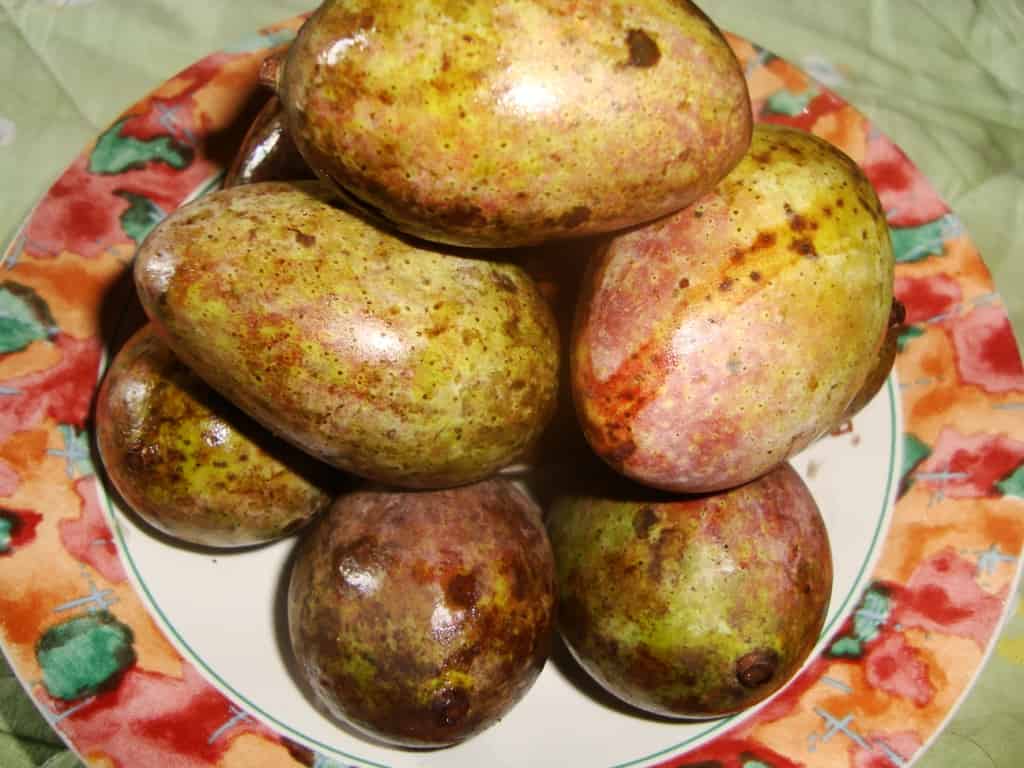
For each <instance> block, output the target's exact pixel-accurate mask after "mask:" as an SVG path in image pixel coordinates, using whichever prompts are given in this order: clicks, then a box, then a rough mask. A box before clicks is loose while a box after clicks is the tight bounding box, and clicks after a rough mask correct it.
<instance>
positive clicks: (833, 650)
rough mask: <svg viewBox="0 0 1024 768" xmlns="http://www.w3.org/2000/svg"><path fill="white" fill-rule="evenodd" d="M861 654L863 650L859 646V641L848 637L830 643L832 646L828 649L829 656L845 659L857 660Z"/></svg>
mask: <svg viewBox="0 0 1024 768" xmlns="http://www.w3.org/2000/svg"><path fill="white" fill-rule="evenodd" d="M863 652H864V648H863V646H861V644H860V641H859V640H857V638H855V637H850V636H849V635H843V636H842V637H840V638H839V639H838V640H836V641H835V642H834V643H832V646H831V647H830V648H829V649H828V654H829V656H836V657H840V658H847V659H859V658H860V655H861V654H862V653H863Z"/></svg>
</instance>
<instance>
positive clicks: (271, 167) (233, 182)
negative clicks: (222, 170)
mask: <svg viewBox="0 0 1024 768" xmlns="http://www.w3.org/2000/svg"><path fill="white" fill-rule="evenodd" d="M310 178H314V174H313V171H312V170H311V169H310V168H309V166H308V165H306V161H305V160H303V159H302V155H301V154H299V150H298V148H297V147H296V146H295V142H294V141H292V138H291V136H289V135H288V131H287V129H286V128H285V124H284V114H283V111H282V108H281V102H280V100H279V99H278V98H277V96H271V97H270V98H269V99H268V100H267V102H266V103H265V104H264V105H263V107H262V108H261V109H260V111H259V113H258V114H257V115H256V118H255V119H254V120H253V121H252V124H251V125H250V126H249V130H248V131H246V133H245V138H243V139H242V146H240V147H239V148H238V152H237V153H236V154H235V158H234V160H233V161H232V163H231V167H230V168H228V171H227V174H225V176H224V184H223V186H224V187H235V186H238V185H239V184H253V183H255V182H258V181H297V180H299V179H310Z"/></svg>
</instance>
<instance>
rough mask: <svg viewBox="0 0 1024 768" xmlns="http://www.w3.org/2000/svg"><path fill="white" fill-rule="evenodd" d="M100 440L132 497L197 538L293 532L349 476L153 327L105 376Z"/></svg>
mask: <svg viewBox="0 0 1024 768" xmlns="http://www.w3.org/2000/svg"><path fill="white" fill-rule="evenodd" d="M96 441H97V445H98V447H99V452H100V457H101V458H102V461H103V467H104V469H105V470H106V474H107V477H108V478H109V479H110V481H111V483H112V484H113V486H114V488H115V489H116V490H117V491H118V493H120V495H121V497H122V498H123V499H124V500H125V502H126V503H127V504H128V505H129V506H130V507H131V508H132V509H133V510H134V511H135V512H136V513H137V514H138V515H139V517H140V518H142V519H143V520H144V521H145V522H147V523H149V524H150V525H152V526H153V527H154V528H156V529H158V530H159V531H161V532H163V533H165V534H167V535H169V536H171V537H173V538H175V539H177V540H179V541H183V542H187V543H190V544H198V545H204V546H213V547H243V546H250V545H254V544H261V543H264V542H268V541H273V540H275V539H279V538H282V537H284V536H287V535H290V534H293V533H295V532H296V531H298V530H299V529H300V528H302V527H303V526H305V525H306V523H308V522H309V520H311V519H312V518H313V517H314V516H315V515H317V514H318V513H320V512H322V511H323V510H325V509H326V508H327V506H328V505H329V504H330V503H331V501H333V499H334V496H335V494H336V492H337V491H338V490H339V489H340V487H341V484H342V480H343V476H342V474H341V473H339V472H337V471H336V470H333V469H332V468H330V467H328V466H326V465H323V464H320V463H319V462H316V461H314V460H313V459H312V458H310V457H309V456H307V455H306V454H304V453H302V452H301V451H298V450H296V449H295V448H293V447H292V446H291V445H289V444H287V443H285V442H283V441H281V440H279V439H277V438H275V437H274V436H273V435H271V434H270V433H269V432H267V431H266V430H264V429H263V428H262V427H260V426H259V425H258V424H256V423H255V422H253V421H252V420H251V419H250V418H249V417H247V416H246V415H245V414H243V413H242V412H240V411H239V410H238V409H236V408H235V407H234V406H232V405H231V404H230V403H228V402H227V401H226V400H224V399H223V398H222V397H220V395H218V394H217V393H216V392H214V391H213V390H211V389H210V388H209V387H208V386H207V385H206V384H205V383H204V382H203V381H202V379H200V378H199V377H198V376H196V375H195V374H194V373H192V371H190V370H189V369H188V368H187V367H186V366H185V365H183V364H182V363H181V362H180V361H179V360H178V359H177V358H176V357H175V356H174V355H173V354H172V353H171V351H170V349H168V347H167V345H166V344H164V343H163V341H161V340H160V337H159V336H157V334H156V332H155V330H154V328H153V326H151V325H147V326H144V327H143V328H141V329H140V330H139V331H137V332H136V333H135V334H134V335H133V336H132V338H130V339H129V340H128V342H127V343H126V344H125V345H124V346H123V347H122V348H121V350H120V351H119V352H118V353H117V355H116V356H115V358H114V360H113V362H112V363H111V365H110V368H109V369H108V370H107V372H106V374H105V376H104V379H103V384H102V385H101V387H100V390H99V394H98V395H97V400H96Z"/></svg>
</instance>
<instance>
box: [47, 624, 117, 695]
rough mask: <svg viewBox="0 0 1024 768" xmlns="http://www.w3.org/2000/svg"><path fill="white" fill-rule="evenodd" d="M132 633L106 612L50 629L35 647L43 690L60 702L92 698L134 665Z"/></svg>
mask: <svg viewBox="0 0 1024 768" xmlns="http://www.w3.org/2000/svg"><path fill="white" fill-rule="evenodd" d="M133 641H134V636H133V635H132V630H131V628H130V627H128V626H127V625H125V624H122V623H121V622H120V621H118V620H117V619H116V618H114V616H113V615H111V614H110V613H109V612H107V611H98V612H96V613H93V614H89V615H86V616H79V617H77V618H74V619H70V620H69V621H66V622H64V623H62V624H58V625H56V626H54V627H51V628H50V629H48V630H47V631H46V633H45V634H44V635H43V636H42V637H41V638H39V641H38V642H37V643H36V660H37V661H38V662H39V666H40V667H41V668H42V670H43V686H44V687H45V688H46V690H47V691H48V692H49V694H50V695H51V696H53V697H55V698H58V699H64V700H65V701H70V700H73V699H80V698H83V697H85V696H91V695H93V694H95V693H97V692H98V691H99V690H100V689H101V688H103V686H104V685H106V684H107V683H109V682H110V681H111V680H113V679H114V678H116V677H117V676H118V675H119V674H121V673H122V672H124V670H126V669H127V668H128V667H130V666H131V665H132V664H133V663H135V649H134V648H133V647H132V643H133Z"/></svg>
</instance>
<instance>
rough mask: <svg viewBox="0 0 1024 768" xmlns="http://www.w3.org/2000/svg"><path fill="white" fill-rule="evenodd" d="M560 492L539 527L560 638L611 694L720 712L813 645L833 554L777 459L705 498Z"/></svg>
mask: <svg viewBox="0 0 1024 768" xmlns="http://www.w3.org/2000/svg"><path fill="white" fill-rule="evenodd" d="M644 490H645V489H643V488H637V487H635V486H634V487H633V488H632V492H630V491H629V490H628V489H624V488H622V487H620V488H619V489H617V490H616V492H614V493H604V492H601V493H598V494H594V495H579V496H566V497H563V498H561V499H559V500H558V501H556V502H555V503H554V505H553V507H552V510H551V513H550V515H549V518H548V530H549V533H550V536H551V543H552V547H553V548H554V552H555V562H556V566H557V578H558V599H559V629H560V630H561V633H562V636H563V637H564V638H565V641H566V644H567V645H568V646H569V648H570V650H571V651H572V653H573V655H574V656H575V657H576V659H577V660H578V661H579V662H580V664H581V665H582V666H583V668H584V669H585V670H586V671H587V672H588V673H589V674H590V675H591V677H593V678H594V679H595V680H596V681H597V682H598V683H600V684H601V685H602V686H603V687H604V688H605V689H606V690H608V691H609V692H611V693H612V694H614V695H615V696H617V697H618V698H620V699H621V700H623V701H625V702H627V703H629V704H631V705H633V706H635V707H638V708H640V709H643V710H645V711H647V712H651V713H654V714H658V715H662V716H667V717H685V718H706V717H717V716H721V715H727V714H731V713H734V712H738V711H740V710H742V709H745V708H747V707H750V706H752V705H754V704H756V703H757V702H758V701H761V700H763V699H764V698H766V697H767V696H769V695H771V694H772V693H773V692H775V691H777V690H778V689H779V688H781V687H782V686H783V685H784V684H785V683H786V682H787V681H789V680H790V679H791V678H792V677H793V675H794V674H795V673H796V672H797V670H798V669H799V668H800V666H801V664H802V663H803V662H804V660H805V659H806V658H807V657H808V655H809V654H810V652H811V650H812V649H813V648H814V645H815V643H816V642H817V640H818V635H819V633H820V632H821V628H822V625H823V624H824V621H825V615H826V612H827V609H828V604H829V598H830V596H831V591H832V556H831V551H830V549H829V543H828V537H827V532H826V530H825V524H824V521H823V520H822V518H821V514H820V513H819V511H818V507H817V505H816V504H815V502H814V499H813V498H812V497H811V494H810V492H809V491H808V490H807V487H806V485H804V482H803V481H802V480H801V479H800V476H799V475H798V474H797V473H796V472H795V471H794V470H793V469H792V467H790V466H789V465H788V464H785V465H783V466H781V467H779V468H777V469H776V470H774V471H772V472H770V473H768V474H767V475H765V476H763V477H761V478H759V479H758V480H756V481H754V482H752V483H748V484H746V485H744V486H741V487H740V488H736V489H733V490H730V491H725V492H722V493H718V494H712V495H708V496H703V497H676V498H671V497H666V496H665V495H658V496H655V495H654V494H651V493H650V492H646V493H645V492H644Z"/></svg>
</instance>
